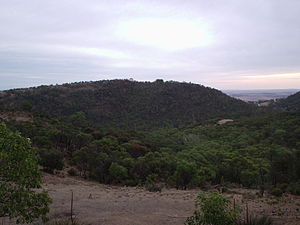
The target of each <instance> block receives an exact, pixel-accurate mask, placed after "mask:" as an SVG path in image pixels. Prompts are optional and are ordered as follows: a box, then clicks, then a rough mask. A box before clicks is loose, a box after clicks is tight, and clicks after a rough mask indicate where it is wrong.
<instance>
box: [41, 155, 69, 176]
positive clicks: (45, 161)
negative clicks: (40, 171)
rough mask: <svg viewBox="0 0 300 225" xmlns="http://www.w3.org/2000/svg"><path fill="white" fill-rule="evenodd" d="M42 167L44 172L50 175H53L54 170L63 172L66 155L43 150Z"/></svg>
mask: <svg viewBox="0 0 300 225" xmlns="http://www.w3.org/2000/svg"><path fill="white" fill-rule="evenodd" d="M39 155H40V165H41V166H43V167H44V170H45V171H46V172H49V173H53V172H54V170H62V169H63V168H64V162H63V160H64V155H63V153H62V152H60V151H58V150H56V149H52V150H41V151H40V152H39Z"/></svg>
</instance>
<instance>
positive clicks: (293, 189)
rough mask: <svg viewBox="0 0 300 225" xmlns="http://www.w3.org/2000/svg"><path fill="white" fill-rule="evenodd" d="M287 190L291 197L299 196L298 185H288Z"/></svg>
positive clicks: (299, 187)
mask: <svg viewBox="0 0 300 225" xmlns="http://www.w3.org/2000/svg"><path fill="white" fill-rule="evenodd" d="M287 190H288V192H290V193H291V194H293V195H300V183H293V184H290V185H289V186H288V188H287Z"/></svg>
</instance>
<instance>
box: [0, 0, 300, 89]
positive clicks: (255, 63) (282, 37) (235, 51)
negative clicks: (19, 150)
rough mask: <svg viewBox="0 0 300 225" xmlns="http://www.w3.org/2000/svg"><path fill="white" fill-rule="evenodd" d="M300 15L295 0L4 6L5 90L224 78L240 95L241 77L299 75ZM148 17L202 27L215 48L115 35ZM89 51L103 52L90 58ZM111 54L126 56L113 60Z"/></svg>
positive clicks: (1, 51)
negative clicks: (174, 46)
mask: <svg viewBox="0 0 300 225" xmlns="http://www.w3.org/2000/svg"><path fill="white" fill-rule="evenodd" d="M225 2H226V3H225ZM299 10H300V2H299V1H297V0H289V1H283V0H275V1H274V0H264V1H263V0H257V1H250V0H249V1H240V0H228V1H223V0H214V1H204V0H203V1H185V2H184V1H177V0H173V1H171V0H170V1H121V0H119V1H96V0H45V1H39V0H26V1H24V0H10V1H2V2H1V8H0V79H1V84H0V89H5V88H12V87H17V86H19V85H22V84H24V85H25V86H32V85H36V84H37V83H39V84H40V83H41V82H45V83H62V82H71V81H78V80H80V79H81V80H96V79H104V78H105V79H107V78H129V77H132V78H134V79H138V80H153V79H156V78H159V77H162V78H164V79H173V80H185V81H192V82H206V83H207V84H209V85H211V86H217V87H219V88H223V86H222V84H221V83H220V82H221V81H222V82H223V81H224V82H225V79H226V78H227V79H228V80H230V81H231V83H232V84H231V87H232V88H233V89H236V88H237V87H236V85H238V83H235V81H234V80H236V81H238V80H239V79H243V77H242V76H243V75H249V74H250V75H255V74H272V73H288V72H294V73H295V72H298V73H299V72H300V65H299V63H298V61H299V56H300V46H299V44H298V42H299V40H300V20H299V19H298V13H299ZM143 17H153V18H179V19H180V18H183V19H187V20H200V21H203V23H204V24H206V25H207V26H208V28H209V30H210V32H211V33H212V35H213V37H214V42H213V43H212V44H211V45H210V46H205V47H198V48H191V49H185V50H181V51H173V52H172V51H166V50H162V49H157V48H153V47H149V46H143V45H138V44H137V43H132V42H129V41H127V40H123V39H122V38H120V37H118V36H117V34H116V32H115V30H116V28H117V26H118V24H119V23H120V22H122V21H127V20H132V19H135V18H143ZM84 48H86V49H88V48H95V49H100V50H101V49H106V53H105V51H104V50H103V52H104V53H103V54H102V55H101V54H98V55H97V54H87V53H86V52H84V51H83V49H84ZM76 49H77V50H76ZM80 49H81V50H82V51H81V52H80ZM109 51H111V53H112V54H113V53H114V52H115V53H116V52H120V53H122V54H124V55H126V56H128V57H123V58H122V57H121V58H116V57H112V56H111V55H109V54H110V53H109ZM105 54H106V55H105ZM22 74H23V75H22ZM62 74H63V76H62ZM14 75H17V76H14ZM37 76H38V77H39V79H38V78H37ZM62 77H63V78H62ZM22 80H24V82H21V81H22ZM297 81H298V80H297ZM30 84H32V85H30ZM228 85H229V84H228V82H227V84H226V88H228ZM295 87H298V88H299V87H300V84H299V83H295ZM295 87H294V88H295ZM249 88H255V86H253V87H249ZM276 88H278V87H276Z"/></svg>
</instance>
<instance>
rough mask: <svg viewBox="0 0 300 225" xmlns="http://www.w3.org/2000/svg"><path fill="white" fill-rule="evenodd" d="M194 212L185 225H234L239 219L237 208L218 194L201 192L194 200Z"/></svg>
mask: <svg viewBox="0 0 300 225" xmlns="http://www.w3.org/2000/svg"><path fill="white" fill-rule="evenodd" d="M196 207H197V209H196V211H195V212H194V214H193V215H192V216H191V217H188V218H187V220H186V222H185V225H235V224H236V221H237V220H238V218H239V215H238V210H237V208H232V206H231V204H230V201H229V200H228V199H227V198H225V197H224V196H223V195H222V194H220V193H218V192H211V191H210V192H202V193H200V194H199V195H198V197H197V200H196Z"/></svg>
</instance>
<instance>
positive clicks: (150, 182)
mask: <svg viewBox="0 0 300 225" xmlns="http://www.w3.org/2000/svg"><path fill="white" fill-rule="evenodd" d="M145 188H146V190H147V191H150V192H161V190H162V188H163V185H162V184H161V183H159V182H157V175H155V174H151V175H149V176H148V177H147V179H146V182H145Z"/></svg>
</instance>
